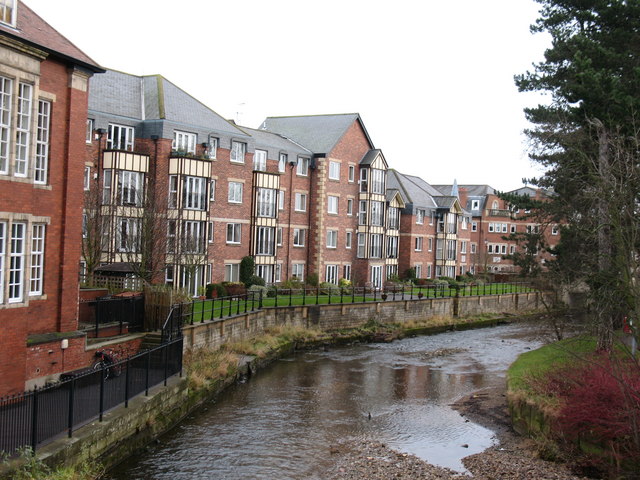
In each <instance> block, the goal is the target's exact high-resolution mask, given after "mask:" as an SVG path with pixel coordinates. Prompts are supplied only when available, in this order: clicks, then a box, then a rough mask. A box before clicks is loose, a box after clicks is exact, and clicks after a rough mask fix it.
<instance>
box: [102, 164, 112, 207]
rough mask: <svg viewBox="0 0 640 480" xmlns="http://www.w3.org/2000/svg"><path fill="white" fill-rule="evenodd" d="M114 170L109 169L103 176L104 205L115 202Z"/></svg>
mask: <svg viewBox="0 0 640 480" xmlns="http://www.w3.org/2000/svg"><path fill="white" fill-rule="evenodd" d="M112 196H113V170H112V169H110V168H107V169H105V170H104V172H103V175H102V203H103V204H104V205H111V203H112V201H113V198H112Z"/></svg>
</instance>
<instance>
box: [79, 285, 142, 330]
mask: <svg viewBox="0 0 640 480" xmlns="http://www.w3.org/2000/svg"><path fill="white" fill-rule="evenodd" d="M88 304H89V307H92V308H93V313H94V315H93V317H94V318H93V322H92V323H91V330H93V332H94V335H95V336H96V337H98V336H99V332H100V327H101V326H104V325H106V324H115V323H117V324H118V327H119V333H120V334H122V333H125V332H124V328H125V325H127V330H128V331H130V332H140V331H143V330H144V296H143V295H136V296H132V297H111V296H108V297H98V298H96V299H94V300H91V301H89V302H88Z"/></svg>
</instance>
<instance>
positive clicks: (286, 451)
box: [109, 325, 541, 480]
mask: <svg viewBox="0 0 640 480" xmlns="http://www.w3.org/2000/svg"><path fill="white" fill-rule="evenodd" d="M540 343H541V341H540V339H538V338H537V334H536V330H535V329H532V328H531V327H529V326H527V325H510V326H503V327H498V328H492V329H484V330H475V331H468V332H456V333H447V334H442V335H437V336H433V337H418V338H412V339H406V340H403V341H401V342H394V343H391V344H377V345H362V346H355V347H350V348H346V349H336V350H333V351H330V352H313V353H308V354H304V355H299V356H295V357H292V358H288V359H285V360H282V361H279V362H277V363H275V364H274V365H273V366H271V367H270V368H268V369H267V370H265V371H263V372H261V373H260V374H259V375H258V376H257V377H255V378H253V379H251V381H250V382H248V383H246V384H242V385H237V386H235V387H233V388H232V389H230V390H229V391H228V392H226V393H225V394H224V395H223V396H222V397H221V398H219V399H218V401H217V402H215V403H210V404H208V405H207V406H206V407H205V408H206V411H205V409H204V408H203V411H202V412H200V413H199V414H198V415H196V416H194V417H193V418H190V419H188V420H187V421H185V422H184V423H183V424H181V425H180V426H179V427H178V428H176V429H174V430H173V431H171V432H170V433H169V434H167V435H165V436H164V437H163V438H162V439H161V442H160V445H158V446H155V447H153V448H152V449H150V450H149V451H148V452H146V453H145V454H144V455H141V456H137V457H136V458H134V459H131V460H129V461H127V462H126V463H125V464H123V465H121V466H120V467H119V468H118V469H116V470H114V471H113V472H111V473H110V475H109V478H111V479H114V480H116V479H125V478H126V479H127V480H134V479H172V480H178V479H187V478H188V479H193V478H202V479H204V478H207V479H208V478H225V479H236V478H238V479H240V478H256V479H273V478H279V479H284V478H291V479H294V478H295V479H299V478H303V477H307V478H318V479H319V478H323V477H326V475H325V474H324V472H326V469H327V468H329V467H330V465H331V463H332V459H331V454H330V452H329V446H330V445H335V444H337V443H339V442H340V441H342V440H345V439H359V438H362V437H368V438H376V439H378V440H380V441H383V442H385V443H387V444H388V445H390V446H392V447H393V448H396V449H397V450H401V451H404V452H408V453H413V454H415V455H418V456H420V457H422V458H424V459H426V460H427V461H429V462H431V463H434V464H437V465H442V466H447V467H450V468H454V469H457V470H462V469H463V468H462V464H461V462H460V459H461V458H462V457H464V456H466V455H470V454H473V453H477V452H480V451H482V450H484V449H485V448H487V447H489V446H490V445H491V444H492V443H493V441H494V440H493V438H492V432H491V431H489V430H487V429H485V428H483V427H481V426H479V425H476V424H474V423H473V422H466V421H465V419H464V418H463V417H461V416H460V415H459V414H458V413H457V412H456V411H454V410H452V409H451V408H450V407H449V405H450V404H451V403H452V402H454V401H455V400H457V399H458V398H460V397H461V396H463V395H467V394H469V393H471V392H473V391H476V390H478V389H481V388H484V387H486V386H489V385H491V384H494V382H503V381H504V371H505V370H506V368H507V367H508V365H509V364H510V363H511V362H512V361H513V360H514V359H515V357H516V356H517V355H518V354H519V353H520V352H522V351H524V350H525V348H527V347H531V348H535V347H536V346H538V345H539V344H540ZM445 348H446V349H455V350H453V351H454V352H455V353H452V354H450V355H444V356H437V355H436V356H432V355H429V354H427V353H428V352H435V351H438V350H439V349H445ZM463 444H466V445H468V448H464V447H462V445H463Z"/></svg>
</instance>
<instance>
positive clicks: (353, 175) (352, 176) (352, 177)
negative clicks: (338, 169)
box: [349, 165, 356, 183]
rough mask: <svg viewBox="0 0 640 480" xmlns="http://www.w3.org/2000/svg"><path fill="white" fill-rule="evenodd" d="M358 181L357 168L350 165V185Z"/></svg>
mask: <svg viewBox="0 0 640 480" xmlns="http://www.w3.org/2000/svg"><path fill="white" fill-rule="evenodd" d="M355 181H356V166H355V165H349V183H353V182H355Z"/></svg>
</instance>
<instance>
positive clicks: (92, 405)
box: [0, 337, 182, 454]
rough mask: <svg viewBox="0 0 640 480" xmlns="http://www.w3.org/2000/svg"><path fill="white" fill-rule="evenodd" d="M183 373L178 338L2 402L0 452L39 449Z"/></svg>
mask: <svg viewBox="0 0 640 480" xmlns="http://www.w3.org/2000/svg"><path fill="white" fill-rule="evenodd" d="M181 373H182V337H180V338H177V339H175V340H173V341H170V342H168V343H166V344H164V345H160V346H159V347H156V348H154V349H151V350H146V351H144V352H141V353H139V354H137V355H134V356H132V357H129V358H127V359H125V360H122V361H119V362H115V363H112V364H102V365H100V366H99V367H97V368H95V369H94V368H88V369H86V370H85V371H83V372H79V373H77V374H76V375H67V377H68V378H66V379H64V380H62V381H60V382H58V383H56V384H54V385H51V386H47V387H44V388H40V389H36V390H33V391H30V392H25V393H22V394H20V395H15V396H11V397H5V398H2V399H0V452H6V453H8V454H13V453H15V452H16V451H17V450H19V449H20V448H22V447H31V448H32V449H33V450H34V451H35V450H36V448H37V447H39V446H41V445H43V444H46V443H48V442H50V441H52V440H53V439H55V438H57V437H60V436H62V435H65V434H66V435H67V436H69V437H71V436H72V434H73V432H74V431H75V430H76V429H77V428H79V427H81V426H83V425H86V424H87V423H89V422H91V421H93V420H95V419H99V420H100V421H102V416H103V414H104V413H105V412H107V411H109V410H111V409H113V408H115V407H117V406H119V405H122V404H124V405H125V407H127V406H128V404H129V400H131V399H132V398H133V397H135V396H137V395H140V394H141V393H145V395H148V394H149V389H150V388H151V387H153V386H155V385H159V384H160V383H164V384H165V385H166V383H167V379H168V378H169V377H171V376H173V375H176V374H181Z"/></svg>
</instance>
